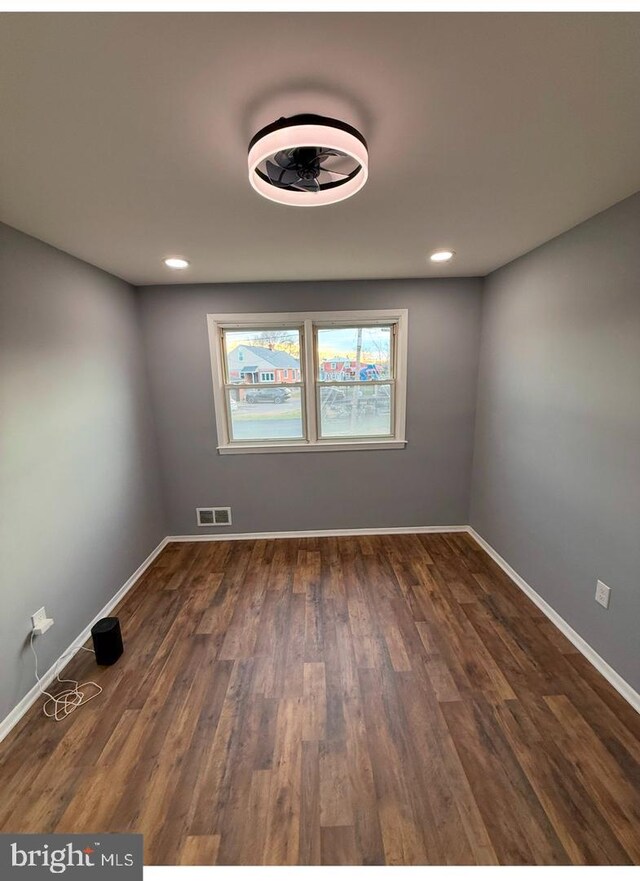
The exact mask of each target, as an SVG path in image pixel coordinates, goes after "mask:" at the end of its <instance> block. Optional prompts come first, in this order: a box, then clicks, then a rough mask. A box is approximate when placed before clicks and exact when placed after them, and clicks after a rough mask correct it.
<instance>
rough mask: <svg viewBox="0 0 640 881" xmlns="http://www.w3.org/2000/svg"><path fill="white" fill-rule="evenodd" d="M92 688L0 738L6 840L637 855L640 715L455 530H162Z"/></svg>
mask: <svg viewBox="0 0 640 881" xmlns="http://www.w3.org/2000/svg"><path fill="white" fill-rule="evenodd" d="M118 614H119V616H120V619H121V622H122V627H123V632H124V638H125V654H124V656H123V657H122V658H121V659H120V660H119V661H118V663H117V664H116V665H115V666H114V667H111V668H107V669H100V670H97V668H96V666H95V662H94V659H93V658H92V657H91V656H90V655H88V654H85V653H81V655H82V657H77V658H76V659H74V661H73V662H72V664H71V665H70V667H69V672H70V674H72V675H77V676H79V677H80V678H82V677H84V678H95V679H96V680H97V681H99V682H100V683H101V685H102V686H103V687H104V693H103V694H102V695H101V696H100V697H99V698H98V699H96V700H95V701H93V702H92V703H89V704H87V705H86V706H85V707H83V708H81V709H80V710H79V711H78V712H77V713H75V714H74V715H72V716H71V717H69V718H68V719H67V720H65V721H63V722H59V723H56V722H53V721H50V720H48V719H45V718H44V717H43V716H42V715H41V713H40V706H39V705H38V707H34V708H32V710H31V711H30V712H29V714H28V715H27V716H26V717H25V719H24V720H23V721H22V722H21V723H20V725H19V726H18V727H17V728H16V729H15V730H14V731H13V732H12V734H11V735H10V736H9V738H8V739H7V740H6V741H5V743H4V744H3V745H2V746H1V747H0V783H1V793H2V795H1V801H0V831H12V832H36V831H37V832H85V831H86V832H89V831H109V832H117V831H136V832H142V833H144V835H145V858H146V862H147V863H149V864H158V863H160V864H174V863H188V864H212V863H218V864H261V863H266V864H287V863H301V864H320V863H322V864H351V863H353V864H360V863H364V864H378V863H389V864H427V863H430V864H473V863H502V864H505V863H506V864H564V863H577V864H585V863H586V864H594V863H595V864H627V863H639V862H640V794H639V787H640V774H639V768H640V724H639V721H640V717H639V716H638V715H637V714H636V713H635V712H634V710H633V709H632V708H631V707H630V706H629V705H628V704H626V703H625V702H624V701H623V700H622V698H620V697H619V695H618V694H617V693H616V692H615V691H614V690H613V689H612V688H611V687H610V686H609V685H608V683H607V682H606V681H605V680H604V679H603V678H602V677H601V676H600V675H599V674H598V673H597V672H596V671H595V670H594V669H593V668H592V667H591V666H590V665H589V664H588V663H587V661H586V660H585V659H584V658H583V657H582V655H580V654H578V653H577V652H576V651H575V650H574V648H573V646H572V645H571V644H570V643H569V642H567V641H566V640H565V638H564V637H563V636H562V635H561V634H560V633H559V631H557V630H556V629H555V628H554V627H553V625H551V624H550V622H549V621H548V620H547V619H546V618H544V617H543V616H542V613H541V612H539V611H538V609H537V608H536V607H535V606H534V605H533V604H532V603H531V602H530V601H529V600H528V599H527V598H526V597H525V596H524V595H523V594H522V593H521V592H520V591H519V590H518V589H517V588H516V587H515V586H514V585H513V584H512V583H511V582H510V581H509V579H508V578H507V577H506V576H505V575H504V574H503V572H502V571H501V570H500V569H499V568H498V567H497V566H496V565H495V564H494V563H493V561H492V560H491V559H490V558H489V557H488V556H487V555H486V554H485V553H484V552H483V551H482V550H481V549H480V548H479V547H478V546H477V545H476V544H475V543H474V541H473V540H472V539H471V538H470V537H469V536H467V535H466V534H462V533H452V534H448V535H395V536H376V537H358V538H324V539H297V540H284V539H281V540H277V541H241V542H240V541H234V542H212V543H192V544H171V545H169V546H168V547H167V548H166V549H165V550H164V551H163V552H162V554H161V555H160V556H159V557H158V558H157V560H156V561H155V563H154V565H153V567H152V568H151V569H150V570H148V571H147V573H146V574H145V575H144V576H143V578H142V579H141V580H140V582H139V584H138V585H137V586H136V588H135V589H134V590H132V591H131V592H130V593H129V595H128V596H127V597H126V599H125V600H124V602H123V603H122V605H121V607H120V608H119V610H118Z"/></svg>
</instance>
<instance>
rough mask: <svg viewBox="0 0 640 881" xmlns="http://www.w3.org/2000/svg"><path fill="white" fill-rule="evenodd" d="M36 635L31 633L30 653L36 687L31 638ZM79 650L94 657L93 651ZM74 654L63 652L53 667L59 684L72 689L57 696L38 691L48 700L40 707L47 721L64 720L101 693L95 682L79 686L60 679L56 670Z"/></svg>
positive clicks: (70, 680) (67, 689)
mask: <svg viewBox="0 0 640 881" xmlns="http://www.w3.org/2000/svg"><path fill="white" fill-rule="evenodd" d="M35 635H36V633H35V630H32V631H31V643H30V644H31V651H32V652H33V657H34V658H35V662H36V670H35V673H36V682H37V683H38V685H39V684H40V677H39V676H38V655H37V654H36V650H35V646H34V645H33V638H34V636H35ZM80 649H81V650H82V651H83V652H91V654H93V655H95V652H94V651H93V649H86V648H85V647H84V646H82V645H81V646H80ZM75 652H76V650H75V649H72V650H71V651H68V652H65V653H64V654H63V655H61V656H60V657H59V658H58V660H57V662H56V667H55V676H56V679H57V680H58V682H59V683H60V684H62V685H63V684H64V683H72V684H73V687H72V688H66V689H64V690H63V691H61V692H59V693H58V694H50V692H48V691H46V690H45V689H44V688H41V689H40V694H42V695H45V696H46V697H47V698H48V700H46V701H45V702H44V705H43V707H42V711H43V713H44V714H45V716H47V717H48V718H49V719H55V720H56V722H60V721H61V720H62V719H65V718H66V717H67V716H68V715H69V714H70V713H73V711H74V710H77V709H78V707H81V706H82V705H83V704H87V703H89V701H92V700H93V699H94V697H98V695H99V694H100V693H101V692H102V688H101V687H100V686H99V685H98V683H97V682H83V683H82V684H80V683H79V682H78V681H77V680H76V679H61V678H60V674H59V672H58V669H59V667H60V664H61V662H62V661H64V659H65V658H67V657H69V655H74V654H75ZM87 689H93V694H91V693H88V694H87Z"/></svg>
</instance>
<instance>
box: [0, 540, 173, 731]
mask: <svg viewBox="0 0 640 881" xmlns="http://www.w3.org/2000/svg"><path fill="white" fill-rule="evenodd" d="M167 541H168V540H167V539H166V538H163V539H162V541H161V542H160V544H159V545H158V546H157V547H156V548H155V549H154V550H153V551H151V553H150V554H149V556H148V557H147V559H146V560H145V561H144V563H141V564H140V566H138V568H137V569H136V571H135V572H134V573H133V575H132V576H131V577H130V578H128V579H127V580H126V581H125V583H124V584H123V585H122V587H121V588H120V590H119V591H118V592H117V593H116V594H115V595H114V596H112V597H111V599H110V600H109V602H108V603H107V604H106V606H105V607H104V608H103V609H101V610H100V611H99V612H98V614H97V615H96V616H95V618H94V619H93V620H92V621H90V622H89V624H87V626H86V627H85V628H84V630H83V631H82V633H80V634H79V635H78V636H77V637H76V638H75V639H74V640H73V642H72V643H71V645H70V646H69V647H68V648H66V649H65V650H64V652H63V653H62V654H61V655H60V657H59V658H58V660H57V661H55V663H53V664H52V665H51V667H49V669H48V670H47V672H46V673H45V674H44V675H43V676H41V677H40V682H39V683H38V682H36V683H35V685H34V686H33V688H31V690H30V691H28V692H27V694H25V696H24V697H23V698H22V700H21V701H20V703H19V704H17V705H16V706H15V707H14V708H13V710H11V712H10V713H9V715H8V716H7V717H6V718H5V719H3V720H2V722H0V743H2V741H3V740H4V738H5V737H6V736H7V734H9V732H10V731H11V730H12V729H13V728H15V726H16V725H17V724H18V722H19V721H20V719H22V717H23V716H24V714H25V713H26V712H27V711H28V710H29V709H30V708H31V707H32V706H33V704H34V703H35V702H36V701H37V700H38V698H39V697H40V695H41V692H42V689H44V688H47V687H48V686H49V685H50V684H51V682H53V680H54V678H55V675H56V669H57V665H58V663H59V662H60V661H61V659H62V658H63V657H64V656H65V655H68V657H67V663H68V662H69V661H70V660H71V658H72V657H73V655H74V654H75V653H76V652H78V651H79V650H80V646H82V645H83V644H84V643H85V642H86V641H87V639H88V638H89V636H90V635H91V628H92V627H93V625H94V624H95V623H96V621H99V620H100V619H101V618H105V617H106V616H107V615H108V614H109V612H111V611H112V610H113V609H115V607H116V606H117V605H118V603H119V602H120V600H121V599H122V598H123V597H124V596H125V595H126V594H127V593H129V591H130V590H131V588H132V587H133V585H134V584H135V583H136V581H137V580H138V578H140V576H141V575H142V574H143V573H144V572H145V570H146V569H148V568H149V566H150V565H151V564H152V563H153V561H154V560H155V558H156V557H157V556H158V554H159V553H160V551H161V550H162V549H163V548H164V547H165V545H166V544H167Z"/></svg>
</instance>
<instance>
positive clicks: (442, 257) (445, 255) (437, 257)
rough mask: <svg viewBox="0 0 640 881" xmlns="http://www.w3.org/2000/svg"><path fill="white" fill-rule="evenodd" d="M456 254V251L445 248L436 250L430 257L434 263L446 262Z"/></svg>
mask: <svg viewBox="0 0 640 881" xmlns="http://www.w3.org/2000/svg"><path fill="white" fill-rule="evenodd" d="M454 254H455V251H448V250H446V249H443V250H442V251H434V252H433V254H432V255H431V257H430V259H431V260H432V261H433V262H434V263H446V262H447V261H448V260H451V258H452V257H453V255H454Z"/></svg>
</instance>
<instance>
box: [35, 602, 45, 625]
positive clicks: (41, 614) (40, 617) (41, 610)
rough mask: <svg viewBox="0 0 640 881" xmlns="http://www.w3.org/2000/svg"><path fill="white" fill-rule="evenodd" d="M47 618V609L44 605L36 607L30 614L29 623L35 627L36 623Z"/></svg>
mask: <svg viewBox="0 0 640 881" xmlns="http://www.w3.org/2000/svg"><path fill="white" fill-rule="evenodd" d="M46 620H47V611H46V609H45V607H44V606H41V608H39V609H38V611H37V612H34V613H33V615H32V616H31V624H32V625H33V627H37V626H38V624H41V623H42V622H43V621H46Z"/></svg>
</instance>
